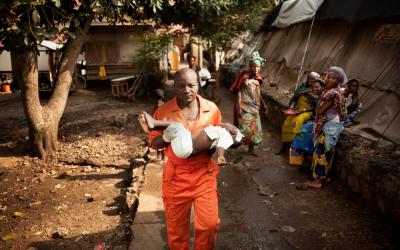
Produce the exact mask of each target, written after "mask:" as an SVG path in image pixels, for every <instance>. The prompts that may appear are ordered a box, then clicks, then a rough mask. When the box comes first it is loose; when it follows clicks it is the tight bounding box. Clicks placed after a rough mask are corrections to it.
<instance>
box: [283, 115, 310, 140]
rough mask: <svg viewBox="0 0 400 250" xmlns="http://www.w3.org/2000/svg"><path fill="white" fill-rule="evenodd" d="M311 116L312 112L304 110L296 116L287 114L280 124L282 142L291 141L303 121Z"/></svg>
mask: <svg viewBox="0 0 400 250" xmlns="http://www.w3.org/2000/svg"><path fill="white" fill-rule="evenodd" d="M311 118H312V112H304V113H301V114H299V115H297V116H288V117H286V119H285V122H284V123H283V126H282V142H291V141H293V139H294V138H295V136H296V135H297V133H298V132H299V130H300V128H301V126H303V123H304V122H305V121H308V120H310V119H311Z"/></svg>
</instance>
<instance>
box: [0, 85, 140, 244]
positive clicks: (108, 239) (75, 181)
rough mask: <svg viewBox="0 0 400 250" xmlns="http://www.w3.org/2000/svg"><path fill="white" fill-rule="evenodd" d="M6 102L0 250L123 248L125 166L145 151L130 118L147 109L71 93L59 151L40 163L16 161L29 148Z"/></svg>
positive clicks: (128, 173)
mask: <svg viewBox="0 0 400 250" xmlns="http://www.w3.org/2000/svg"><path fill="white" fill-rule="evenodd" d="M3 103H4V102H3ZM4 104H5V105H4V107H5V108H4V109H2V111H1V112H0V119H1V120H2V121H5V122H4V123H3V122H2V123H1V128H0V131H1V132H0V133H1V140H0V148H1V154H0V209H1V210H0V238H1V240H0V249H28V248H29V247H33V248H31V249H94V247H95V246H97V247H103V248H102V249H105V247H106V248H107V249H119V250H121V249H127V247H128V245H129V243H130V238H131V237H130V229H129V226H130V224H131V221H132V216H131V215H132V213H131V211H130V210H129V208H128V204H127V202H126V190H127V188H128V187H129V185H130V184H131V181H132V168H131V161H132V160H133V159H135V158H137V157H141V156H142V155H143V153H144V150H145V144H144V143H143V136H141V133H138V130H137V129H136V127H135V126H136V123H135V120H136V119H135V113H136V112H137V111H138V110H139V109H143V108H145V107H146V106H147V104H135V105H133V104H132V103H128V102H121V101H118V100H114V99H112V98H111V93H110V92H109V91H108V90H107V91H99V92H92V91H83V92H76V93H74V94H72V95H71V96H70V97H69V100H68V105H67V109H66V111H65V113H64V116H63V118H62V121H61V125H60V133H59V135H60V140H59V152H58V154H57V156H56V157H54V158H53V159H51V160H49V161H46V162H44V161H41V160H39V159H36V158H30V157H23V156H19V155H20V154H22V153H23V152H24V147H25V146H26V143H27V140H26V138H25V137H26V133H27V130H26V128H25V127H24V117H23V113H22V109H21V104H20V103H19V99H11V100H9V102H5V103H4ZM99 249H100V248H99Z"/></svg>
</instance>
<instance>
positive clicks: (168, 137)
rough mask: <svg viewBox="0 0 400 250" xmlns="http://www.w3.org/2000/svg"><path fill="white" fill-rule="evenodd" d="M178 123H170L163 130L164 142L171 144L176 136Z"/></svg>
mask: <svg viewBox="0 0 400 250" xmlns="http://www.w3.org/2000/svg"><path fill="white" fill-rule="evenodd" d="M178 126H179V124H178V123H171V124H170V125H169V126H168V127H167V128H166V129H165V130H164V134H163V136H162V138H163V140H164V141H165V142H171V141H172V140H173V139H175V138H176V137H177V136H178Z"/></svg>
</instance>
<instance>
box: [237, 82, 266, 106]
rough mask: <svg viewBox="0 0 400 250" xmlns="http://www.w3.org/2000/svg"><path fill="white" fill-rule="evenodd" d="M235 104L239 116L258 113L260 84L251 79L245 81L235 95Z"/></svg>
mask: <svg viewBox="0 0 400 250" xmlns="http://www.w3.org/2000/svg"><path fill="white" fill-rule="evenodd" d="M236 102H237V105H238V110H239V113H240V114H243V113H250V114H256V113H258V111H259V110H260V103H261V89H260V82H259V81H258V80H257V79H253V78H249V79H246V80H245V83H244V84H243V85H242V88H241V89H240V92H239V93H238V95H237V101H236Z"/></svg>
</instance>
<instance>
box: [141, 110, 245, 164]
mask: <svg viewBox="0 0 400 250" xmlns="http://www.w3.org/2000/svg"><path fill="white" fill-rule="evenodd" d="M139 123H140V125H141V126H142V128H143V130H144V131H145V132H146V133H148V132H149V131H150V130H152V129H154V128H160V129H165V128H167V127H168V126H170V125H171V126H176V128H177V129H178V130H179V133H178V136H177V137H176V138H175V139H173V140H172V141H171V147H172V150H173V151H174V153H175V155H176V156H177V157H179V158H188V157H189V156H191V155H195V154H198V153H200V152H204V151H207V150H208V149H214V148H215V150H216V154H217V164H218V165H219V166H222V165H225V164H226V160H225V156H224V153H225V150H226V149H228V148H229V147H230V146H232V145H234V146H237V145H239V144H240V142H241V140H242V137H243V135H242V134H241V133H240V131H239V129H237V128H236V131H235V132H232V131H231V129H229V126H233V125H226V124H222V125H221V126H208V127H206V128H204V129H203V130H200V131H197V132H194V133H190V131H189V130H188V129H186V128H185V127H184V126H183V124H182V123H180V122H173V121H159V120H154V119H153V117H151V116H150V115H149V114H148V113H146V112H142V113H141V114H140V115H139ZM228 131H231V132H228Z"/></svg>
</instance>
